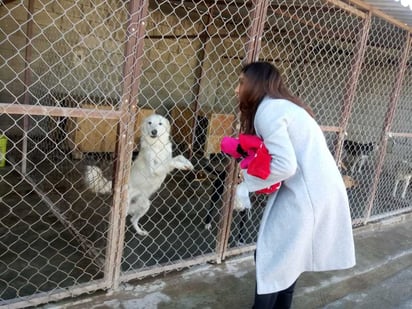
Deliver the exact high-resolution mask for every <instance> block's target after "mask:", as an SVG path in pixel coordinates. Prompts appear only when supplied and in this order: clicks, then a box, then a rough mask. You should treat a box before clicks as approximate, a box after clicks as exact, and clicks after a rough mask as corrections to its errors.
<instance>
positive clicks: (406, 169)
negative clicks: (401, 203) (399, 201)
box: [392, 160, 412, 199]
mask: <svg viewBox="0 0 412 309" xmlns="http://www.w3.org/2000/svg"><path fill="white" fill-rule="evenodd" d="M411 178H412V163H410V162H408V161H406V160H402V161H399V162H397V166H396V175H395V186H394V188H393V191H392V196H393V197H396V191H397V190H398V186H399V184H400V183H401V182H403V188H402V193H401V197H402V198H403V199H404V198H405V197H406V191H407V190H408V186H409V184H410V182H411Z"/></svg>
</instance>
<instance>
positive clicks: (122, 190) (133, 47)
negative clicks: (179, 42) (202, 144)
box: [105, 0, 149, 290]
mask: <svg viewBox="0 0 412 309" xmlns="http://www.w3.org/2000/svg"><path fill="white" fill-rule="evenodd" d="M148 6H149V3H148V0H132V1H130V3H129V17H130V21H129V25H128V26H127V44H126V48H125V59H126V61H125V64H124V70H123V74H124V83H123V94H122V102H121V105H120V110H121V116H120V123H119V125H118V136H117V137H118V138H117V144H116V151H115V153H116V158H115V167H114V179H115V183H114V195H113V205H112V211H111V220H110V222H111V223H112V224H111V225H110V230H109V233H108V235H109V237H108V243H109V244H108V246H107V248H106V256H108V258H107V259H106V264H105V277H106V279H107V280H108V282H109V283H110V286H111V288H112V289H114V290H116V289H117V288H118V287H119V284H120V281H121V278H120V277H121V274H120V273H121V269H120V266H121V259H122V255H123V248H124V236H125V235H124V234H125V232H124V231H125V225H126V220H125V218H126V215H127V203H128V201H127V183H128V180H129V175H130V169H131V159H132V152H133V144H134V143H133V136H134V124H135V121H136V117H135V116H136V113H137V112H138V98H137V95H138V92H139V86H140V74H141V65H142V61H139V60H140V58H141V57H142V55H143V45H144V32H145V28H146V23H145V18H146V17H147V14H148Z"/></svg>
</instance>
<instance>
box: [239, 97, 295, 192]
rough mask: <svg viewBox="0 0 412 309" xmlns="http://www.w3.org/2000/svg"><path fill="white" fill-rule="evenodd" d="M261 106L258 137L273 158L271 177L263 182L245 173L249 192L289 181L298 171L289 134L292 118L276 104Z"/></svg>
mask: <svg viewBox="0 0 412 309" xmlns="http://www.w3.org/2000/svg"><path fill="white" fill-rule="evenodd" d="M267 103H268V104H261V106H260V107H259V109H258V111H257V113H256V115H255V128H256V133H257V135H259V136H260V138H262V140H263V142H264V144H265V146H266V148H267V149H268V151H269V154H270V156H271V157H272V160H271V163H270V175H269V177H268V178H267V179H265V180H263V179H261V178H258V177H254V176H252V175H249V174H247V172H246V171H243V176H244V181H245V183H246V185H247V188H248V190H249V192H254V191H258V190H261V189H264V188H267V187H269V186H271V185H273V184H275V183H277V182H280V181H283V180H285V179H288V178H289V177H291V176H292V175H294V174H295V172H296V169H297V160H296V153H295V149H294V147H293V144H292V141H291V139H290V137H289V133H288V122H289V121H290V117H288V115H287V113H285V112H282V111H280V110H275V108H276V103H275V102H267Z"/></svg>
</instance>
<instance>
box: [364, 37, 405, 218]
mask: <svg viewBox="0 0 412 309" xmlns="http://www.w3.org/2000/svg"><path fill="white" fill-rule="evenodd" d="M411 43H412V40H411V33H409V32H406V38H405V47H404V49H403V53H402V57H401V61H400V63H399V68H398V73H397V75H396V77H395V84H394V86H393V89H392V93H391V96H390V101H389V104H388V109H387V111H386V114H385V120H384V125H383V128H382V132H381V136H380V140H379V148H378V149H379V154H378V159H377V161H376V164H375V169H374V170H375V176H374V178H373V184H372V189H371V192H370V194H369V195H368V202H367V208H366V211H365V216H364V224H367V223H368V222H369V220H370V219H371V218H370V217H371V213H372V208H373V204H374V201H375V197H376V192H377V190H378V185H379V179H380V175H381V173H382V169H383V164H384V161H385V155H386V147H387V144H388V136H389V132H390V130H391V127H392V123H393V119H394V117H395V111H396V107H397V105H398V102H399V95H400V93H401V89H402V83H403V79H404V77H405V71H406V67H407V62H408V58H409V51H410V50H411Z"/></svg>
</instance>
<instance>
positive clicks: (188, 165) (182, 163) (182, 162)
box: [173, 155, 194, 171]
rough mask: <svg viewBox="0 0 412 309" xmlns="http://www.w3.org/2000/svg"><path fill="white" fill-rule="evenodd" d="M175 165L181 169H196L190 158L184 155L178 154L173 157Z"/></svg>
mask: <svg viewBox="0 0 412 309" xmlns="http://www.w3.org/2000/svg"><path fill="white" fill-rule="evenodd" d="M173 165H174V168H177V169H179V170H187V171H188V170H192V169H194V166H193V164H192V162H190V161H189V160H188V159H186V158H185V157H184V156H182V155H178V156H176V157H174V158H173Z"/></svg>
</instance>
